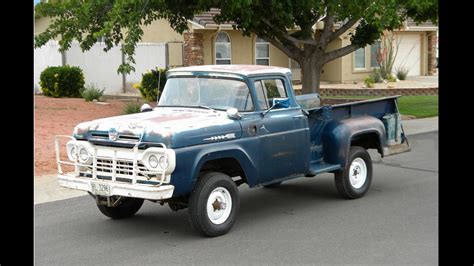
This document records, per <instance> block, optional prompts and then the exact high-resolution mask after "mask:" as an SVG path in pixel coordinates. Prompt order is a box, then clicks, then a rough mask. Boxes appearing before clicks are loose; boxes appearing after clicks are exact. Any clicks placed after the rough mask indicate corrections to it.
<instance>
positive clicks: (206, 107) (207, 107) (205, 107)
mask: <svg viewBox="0 0 474 266" xmlns="http://www.w3.org/2000/svg"><path fill="white" fill-rule="evenodd" d="M184 107H198V108H201V109H208V110H211V111H214V112H217V111H216V109H214V108H212V107H209V106H205V105H200V104H198V105H187V106H184Z"/></svg>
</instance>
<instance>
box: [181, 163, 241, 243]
mask: <svg viewBox="0 0 474 266" xmlns="http://www.w3.org/2000/svg"><path fill="white" fill-rule="evenodd" d="M214 199H215V200H214ZM222 203H225V204H224V205H223V204H222ZM214 204H215V205H214ZM188 206H189V207H188V214H189V215H188V217H189V221H190V223H191V226H192V227H193V228H194V229H195V230H196V231H198V232H199V233H200V234H202V235H205V236H209V237H215V236H220V235H223V234H226V233H227V232H229V230H230V229H231V228H232V226H233V225H234V222H235V220H236V217H237V213H238V212H239V207H240V199H239V191H238V189H237V186H236V184H235V182H234V181H233V180H232V179H231V178H230V177H229V176H228V175H226V174H223V173H219V172H211V173H205V174H203V175H201V176H200V177H199V179H198V180H197V183H196V186H195V187H194V190H193V191H192V192H191V195H190V197H189V205H188ZM216 208H217V210H216Z"/></svg>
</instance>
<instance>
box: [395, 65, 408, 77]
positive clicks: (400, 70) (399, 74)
mask: <svg viewBox="0 0 474 266" xmlns="http://www.w3.org/2000/svg"><path fill="white" fill-rule="evenodd" d="M407 75H408V69H407V68H405V67H400V68H397V78H398V79H399V80H405V79H407Z"/></svg>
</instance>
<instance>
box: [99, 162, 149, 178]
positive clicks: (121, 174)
mask: <svg viewBox="0 0 474 266" xmlns="http://www.w3.org/2000/svg"><path fill="white" fill-rule="evenodd" d="M137 167H138V171H137V176H138V177H144V178H147V179H150V178H153V177H157V175H151V174H144V173H142V172H147V171H148V169H147V168H146V167H145V165H144V164H143V163H142V162H137ZM112 173H113V160H112V159H110V158H97V175H102V176H110V177H111V176H112ZM115 176H116V177H117V178H130V179H132V177H133V161H131V160H122V159H118V160H117V162H116V166H115Z"/></svg>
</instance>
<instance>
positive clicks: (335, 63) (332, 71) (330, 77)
mask: <svg viewBox="0 0 474 266" xmlns="http://www.w3.org/2000/svg"><path fill="white" fill-rule="evenodd" d="M340 47H341V40H340V39H336V40H334V41H332V42H331V43H330V44H329V45H328V47H327V49H326V51H327V52H330V51H332V50H336V49H338V48H340ZM341 68H342V58H337V59H334V60H332V61H331V62H328V63H327V64H325V65H324V67H323V70H322V74H321V81H327V82H341V79H342V76H341V74H342V73H341Z"/></svg>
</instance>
